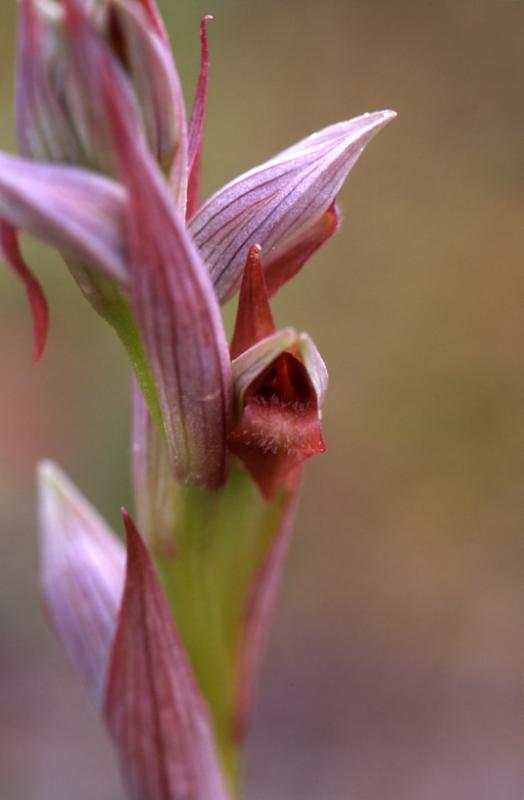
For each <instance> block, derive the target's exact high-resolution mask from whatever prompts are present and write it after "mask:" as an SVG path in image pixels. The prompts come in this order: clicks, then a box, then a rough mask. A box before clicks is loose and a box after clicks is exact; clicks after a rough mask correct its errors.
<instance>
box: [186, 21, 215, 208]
mask: <svg viewBox="0 0 524 800" xmlns="http://www.w3.org/2000/svg"><path fill="white" fill-rule="evenodd" d="M211 19H213V17H212V16H210V15H209V14H208V15H207V16H205V17H203V18H202V21H201V22H200V72H199V75H198V83H197V88H196V94H195V101H194V103H193V111H192V112H191V119H190V120H189V131H188V159H187V160H188V174H189V180H188V187H187V210H186V214H187V217H192V216H193V214H194V213H195V211H196V210H197V208H198V206H199V205H200V168H201V162H202V140H203V138H204V119H205V115H206V104H207V88H208V83H209V47H208V44H207V31H206V24H207V22H208V21H209V20H211Z"/></svg>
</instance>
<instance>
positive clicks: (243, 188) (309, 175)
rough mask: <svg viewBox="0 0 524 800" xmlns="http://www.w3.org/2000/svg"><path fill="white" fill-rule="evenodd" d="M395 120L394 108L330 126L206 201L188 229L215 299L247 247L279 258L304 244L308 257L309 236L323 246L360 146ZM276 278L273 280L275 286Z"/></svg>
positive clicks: (234, 279) (227, 289) (229, 287)
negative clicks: (332, 210)
mask: <svg viewBox="0 0 524 800" xmlns="http://www.w3.org/2000/svg"><path fill="white" fill-rule="evenodd" d="M394 116H395V113H394V112H393V111H377V112H375V113H373V114H364V115H362V116H360V117H356V118H355V119H352V120H349V121H347V122H340V123H338V124H336V125H331V126H330V127H328V128H325V129H324V130H322V131H320V132H318V133H316V134H313V135H312V136H309V137H308V138H307V139H304V140H302V141H301V142H299V143H298V144H296V145H294V146H293V147H290V148H288V149H287V150H284V151H283V152H282V153H280V154H279V155H277V156H275V157H274V158H272V159H271V160H270V161H267V162H266V163H265V164H262V165H261V166H259V167H255V168H254V169H252V170H250V171H249V172H246V173H245V174H244V175H241V176H240V177H239V178H237V179H236V180H234V181H232V182H231V183H229V184H227V186H224V187H223V188H222V189H219V190H218V192H216V194H214V195H213V196H212V197H211V198H210V199H209V200H207V201H206V202H205V203H204V205H203V206H202V208H200V209H199V210H198V211H197V213H196V214H195V216H194V217H193V218H192V219H191V221H190V230H191V233H192V235H193V238H194V240H195V242H196V244H197V246H198V248H199V250H200V252H201V254H202V257H203V259H204V261H205V262H206V264H207V265H208V268H209V270H210V273H211V277H212V280H213V284H214V286H215V290H216V292H217V295H218V297H219V299H220V301H225V300H227V299H228V298H229V297H231V296H232V295H233V294H234V293H235V292H236V290H237V289H238V287H239V284H240V280H241V277H242V269H243V266H244V263H245V259H246V256H247V252H248V250H249V247H250V246H251V245H252V244H254V243H258V244H259V245H261V247H262V250H263V252H264V253H270V252H272V251H274V252H275V253H276V254H277V256H278V254H279V253H280V254H281V253H282V249H283V250H284V252H285V249H286V245H292V248H293V250H296V248H298V249H299V252H300V249H301V248H300V246H299V243H300V240H301V239H303V241H304V243H303V245H302V250H304V251H306V252H307V250H308V247H309V248H311V246H312V245H311V239H313V242H315V241H316V242H317V245H316V246H318V245H319V244H320V241H319V239H320V240H322V237H323V236H324V238H325V235H326V234H325V233H324V234H323V233H322V230H323V229H325V227H326V226H325V223H324V224H320V234H319V227H318V226H319V220H320V218H321V217H323V216H324V215H325V214H326V212H327V211H328V210H329V209H330V207H331V206H332V204H333V202H334V200H335V197H336V195H337V194H338V192H339V190H340V188H341V186H342V184H343V183H344V181H345V179H346V177H347V175H348V173H349V171H350V170H351V168H352V167H353V166H354V164H355V163H356V162H357V160H358V158H359V157H360V155H361V153H362V151H363V149H364V147H365V145H366V144H367V143H368V142H369V141H370V140H371V139H372V138H373V136H374V135H375V134H376V133H377V131H379V130H380V129H381V128H382V127H384V125H386V124H387V123H388V122H389V121H390V120H391V119H393V117H394ZM327 227H328V232H329V225H328V226H327ZM312 231H313V232H312ZM308 243H309V244H308ZM314 249H316V248H315V247H313V250H314ZM313 250H311V252H312V251H313ZM292 263H293V262H292ZM297 263H298V264H300V258H298V259H297V258H296V257H295V266H294V268H293V269H290V268H289V266H288V265H285V269H284V274H287V275H288V277H291V274H293V272H294V271H296V269H297V266H296V265H297ZM273 272H274V270H273ZM280 281H281V279H280V278H277V277H276V276H275V275H274V274H273V275H272V286H274V287H275V286H277V285H278V283H279V282H280Z"/></svg>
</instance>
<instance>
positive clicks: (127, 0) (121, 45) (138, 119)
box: [16, 0, 186, 174]
mask: <svg viewBox="0 0 524 800" xmlns="http://www.w3.org/2000/svg"><path fill="white" fill-rule="evenodd" d="M100 52H103V53H104V57H105V58H106V59H107V61H108V63H109V64H110V69H111V79H112V82H113V83H114V86H115V90H116V91H118V92H119V94H120V95H121V97H122V98H123V99H124V98H125V102H126V104H127V107H128V113H129V115H130V117H131V118H132V119H133V125H134V126H135V127H136V129H137V134H138V133H143V134H144V135H145V137H146V139H147V142H148V146H149V148H150V150H151V152H152V154H153V155H154V157H155V158H156V160H157V161H158V163H159V164H160V166H161V167H162V169H163V170H164V171H165V173H166V174H170V173H171V171H172V169H173V167H174V164H175V162H176V161H177V160H181V161H183V162H184V164H185V159H186V153H185V151H186V121H185V111H184V107H183V100H182V93H181V89H180V82H179V78H178V73H177V70H176V67H175V64H174V61H173V58H172V55H171V52H170V49H169V45H168V41H167V37H166V35H165V33H164V30H163V27H162V25H161V22H160V18H159V17H158V14H157V13H156V9H155V8H154V5H153V3H152V2H144V0H96V2H93V0H89V2H87V0H62V2H58V1H57V0H23V1H22V10H21V21H20V32H19V68H18V80H17V93H16V104H17V131H18V139H19V145H20V149H21V151H22V152H23V154H24V155H26V156H30V157H33V158H36V159H44V160H51V161H62V162H66V163H74V164H82V165H84V166H90V167H94V168H95V169H97V170H99V171H102V172H109V173H114V172H115V167H116V158H115V156H114V153H113V145H112V140H111V132H110V128H109V123H108V121H107V118H106V113H105V108H104V105H103V102H102V99H101V92H100V87H99V86H97V82H98V81H99V79H100V76H99V75H97V74H96V72H94V71H93V65H94V63H95V61H96V59H97V54H99V53H100ZM179 169H180V171H182V166H181V165H179Z"/></svg>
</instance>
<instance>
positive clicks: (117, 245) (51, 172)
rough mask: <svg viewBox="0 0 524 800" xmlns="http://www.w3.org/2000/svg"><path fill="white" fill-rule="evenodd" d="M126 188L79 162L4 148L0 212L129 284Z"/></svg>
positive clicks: (66, 252)
mask: <svg viewBox="0 0 524 800" xmlns="http://www.w3.org/2000/svg"><path fill="white" fill-rule="evenodd" d="M124 203H125V191H124V190H123V188H122V187H121V186H120V185H119V184H117V183H115V182H114V181H112V180H109V179H108V178H103V177H100V176H98V175H95V174H94V173H92V172H88V171H87V170H83V169H77V168H76V167H65V166H60V165H55V164H45V163H34V162H33V161H30V160H28V159H24V158H18V157H17V156H11V155H7V154H5V153H0V217H2V218H3V219H5V220H6V222H8V223H9V224H10V225H11V226H12V227H13V228H17V229H19V230H21V231H24V232H25V233H30V234H31V235H32V236H35V237H36V238H37V239H41V240H42V241H43V242H46V243H47V244H50V245H51V246H53V247H56V248H57V249H58V250H60V252H61V253H62V254H63V255H65V256H69V257H71V258H77V259H79V260H80V261H85V262H87V263H88V264H90V265H92V266H94V267H98V268H99V269H101V270H102V271H103V272H105V273H106V274H107V275H108V276H109V277H111V278H113V279H114V280H115V281H117V282H118V283H120V284H122V285H125V284H126V283H127V280H128V274H127V272H128V268H127V260H126V254H125V247H124V240H123V209H124Z"/></svg>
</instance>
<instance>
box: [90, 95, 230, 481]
mask: <svg viewBox="0 0 524 800" xmlns="http://www.w3.org/2000/svg"><path fill="white" fill-rule="evenodd" d="M104 93H105V102H106V105H107V111H108V115H109V118H110V120H111V124H112V128H113V136H114V140H115V147H116V151H117V152H118V154H119V158H120V170H121V173H122V178H123V180H124V182H125V185H126V187H127V190H128V204H127V219H126V228H127V240H128V252H129V262H130V272H131V302H132V306H133V309H134V315H135V318H136V321H137V324H138V327H139V329H140V332H141V335H142V339H143V342H144V347H145V350H146V354H147V356H148V359H149V361H150V364H151V369H152V372H153V376H154V378H155V382H156V386H157V390H158V395H159V401H160V407H161V411H162V417H163V422H164V426H165V433H166V437H167V443H168V449H169V454H170V459H171V463H172V465H173V467H174V471H175V474H176V476H177V478H178V479H179V480H180V481H182V482H185V483H189V484H196V485H203V486H207V487H209V488H213V487H217V486H219V485H220V484H221V483H222V482H223V481H224V479H225V473H226V435H227V431H228V426H229V419H230V413H231V365H230V359H229V353H228V348H227V342H226V337H225V332H224V328H223V324H222V319H221V316H220V309H219V306H218V303H217V300H216V297H215V294H214V292H213V287H212V285H211V282H210V279H209V275H208V273H207V271H206V269H205V267H204V265H203V263H202V260H201V258H200V256H199V253H198V251H197V250H196V248H195V246H194V244H193V242H192V240H191V237H190V236H189V234H188V232H187V230H186V229H185V227H184V224H183V222H182V220H181V218H180V216H179V214H178V213H177V211H176V209H175V208H174V207H173V204H172V201H171V198H170V196H169V194H168V190H167V187H166V185H165V183H164V181H163V179H162V176H161V175H160V173H159V171H158V169H157V167H156V165H155V163H154V162H153V161H152V159H151V157H150V155H149V154H148V153H147V151H146V150H145V149H144V148H143V147H142V146H141V145H140V142H137V141H136V139H135V138H134V136H133V131H132V130H131V129H130V127H129V125H128V124H127V120H126V118H125V116H124V109H123V108H122V107H121V106H120V105H119V99H120V98H119V96H118V95H117V94H116V93H114V92H113V91H112V84H111V82H110V81H109V82H108V81H106V82H105V85H104ZM143 231H147V235H145V236H144V235H143Z"/></svg>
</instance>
